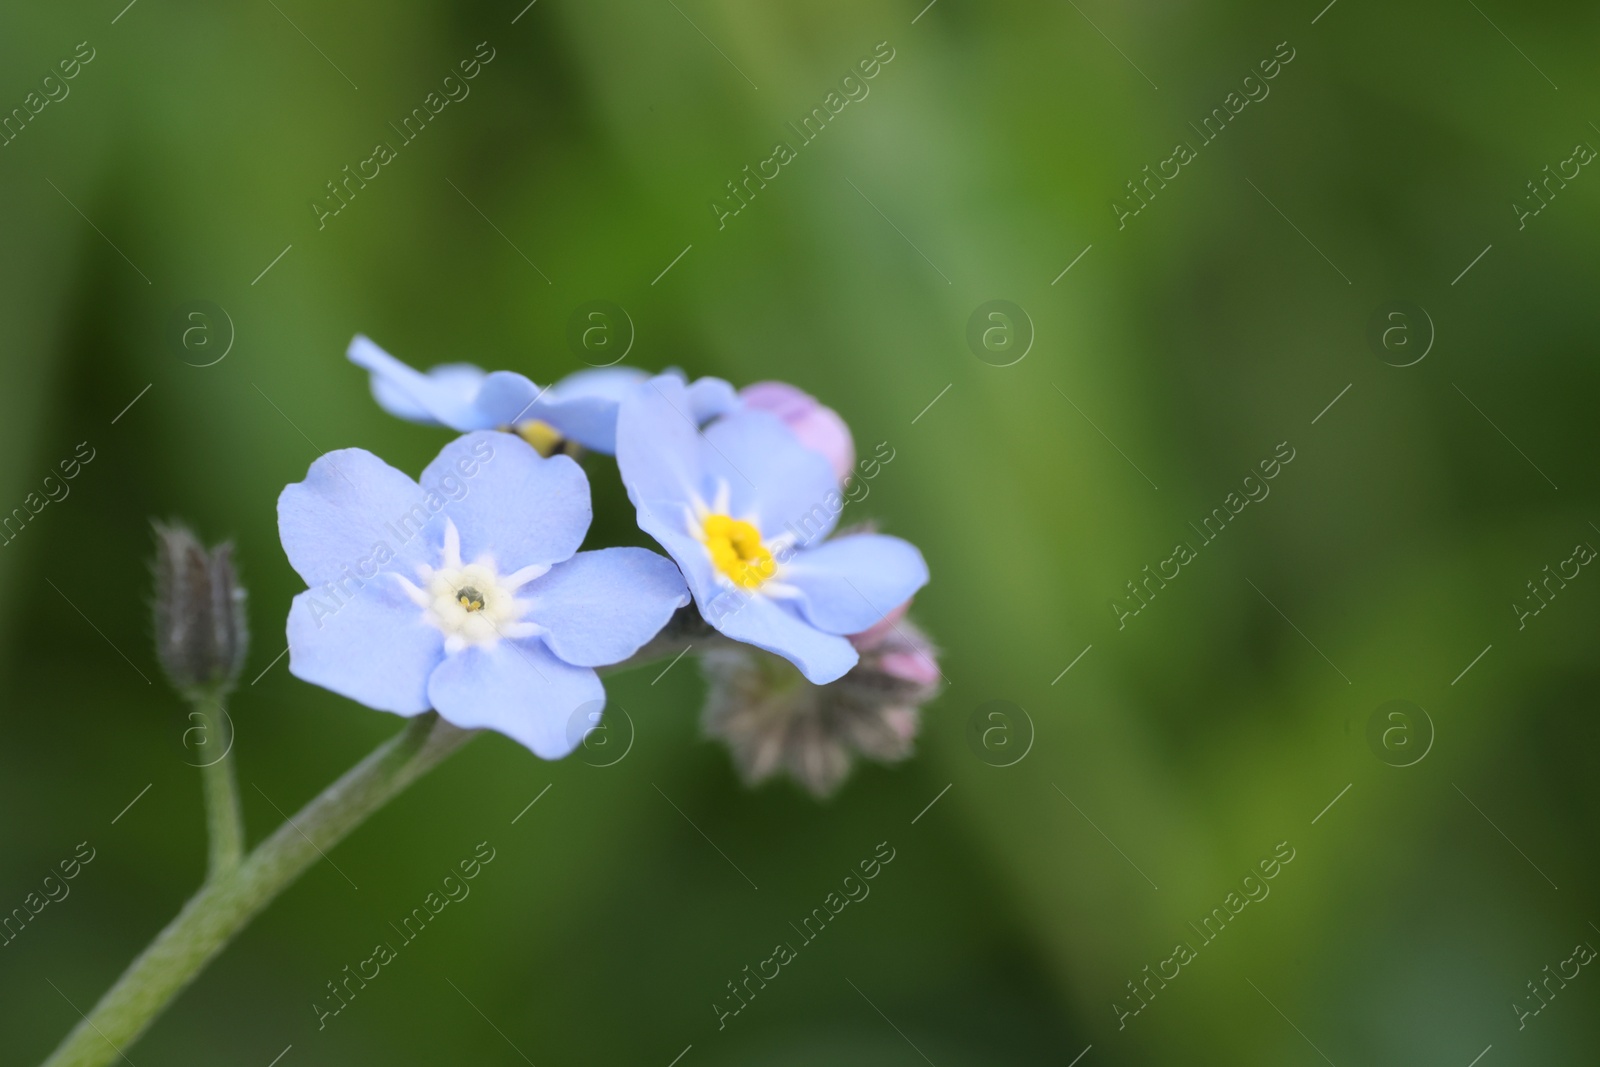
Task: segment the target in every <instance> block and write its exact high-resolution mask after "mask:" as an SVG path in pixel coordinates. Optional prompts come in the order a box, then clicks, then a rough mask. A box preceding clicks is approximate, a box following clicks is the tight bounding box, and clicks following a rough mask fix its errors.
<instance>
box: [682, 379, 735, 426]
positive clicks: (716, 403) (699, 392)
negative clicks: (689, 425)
mask: <svg viewBox="0 0 1600 1067" xmlns="http://www.w3.org/2000/svg"><path fill="white" fill-rule="evenodd" d="M742 407H744V401H742V400H740V399H739V392H738V390H736V389H734V387H733V386H732V385H730V384H729V383H727V382H725V381H723V380H722V379H721V378H700V379H698V380H697V381H695V382H693V383H691V384H690V385H689V414H691V415H693V416H694V421H695V422H698V423H700V424H702V425H704V424H705V423H708V422H710V421H711V420H712V419H714V418H716V417H717V416H719V415H726V414H728V413H729V412H730V411H737V410H739V409H740V408H742Z"/></svg>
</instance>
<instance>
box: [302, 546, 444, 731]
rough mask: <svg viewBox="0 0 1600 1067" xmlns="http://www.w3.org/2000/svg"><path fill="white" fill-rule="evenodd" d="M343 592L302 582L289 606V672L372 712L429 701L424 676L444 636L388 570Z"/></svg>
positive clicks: (400, 710)
mask: <svg viewBox="0 0 1600 1067" xmlns="http://www.w3.org/2000/svg"><path fill="white" fill-rule="evenodd" d="M354 588H355V587H354V585H353V583H347V584H346V586H345V590H346V592H339V591H338V590H335V591H333V592H329V591H328V590H326V589H316V588H313V589H308V590H306V591H305V592H303V593H301V594H300V595H299V596H297V597H295V598H294V604H293V605H292V606H291V607H290V609H289V673H290V674H293V675H294V676H295V677H296V678H300V679H302V680H304V681H307V682H310V683H312V684H313V685H320V686H322V687H323V688H324V689H331V690H333V691H334V692H335V693H338V694H339V695H340V696H345V697H349V698H350V699H351V700H354V701H358V702H359V703H362V704H365V705H366V706H367V707H369V708H376V709H378V710H379V711H392V712H394V713H395V714H397V715H417V714H420V713H421V712H424V711H427V710H428V709H429V708H430V707H432V706H433V705H432V703H431V702H430V701H429V699H428V677H429V675H431V674H432V673H433V669H434V668H435V667H436V666H438V664H439V660H440V657H442V656H443V654H444V636H443V635H442V634H440V633H439V631H438V630H437V629H436V628H435V627H433V626H431V625H429V624H428V623H427V622H426V621H425V620H424V619H423V615H422V609H421V608H419V607H417V606H416V605H415V604H413V603H412V602H411V601H410V600H409V599H408V598H406V597H405V595H404V594H403V593H402V592H401V591H400V587H399V585H398V584H396V583H395V581H394V579H393V578H392V577H391V576H390V575H387V574H385V575H379V576H378V578H377V579H376V580H375V581H373V582H369V583H367V584H366V585H365V587H364V588H361V589H359V590H358V591H355V592H354V594H353V595H347V594H348V592H349V591H350V590H354Z"/></svg>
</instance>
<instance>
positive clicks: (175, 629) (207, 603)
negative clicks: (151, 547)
mask: <svg viewBox="0 0 1600 1067" xmlns="http://www.w3.org/2000/svg"><path fill="white" fill-rule="evenodd" d="M155 530H156V560H155V570H156V598H155V624H156V656H157V658H159V659H160V660H161V666H162V667H163V668H165V669H166V672H167V677H169V678H171V679H172V684H173V685H175V686H177V687H178V689H180V690H183V691H184V692H189V691H192V690H197V689H213V688H214V689H222V690H226V689H230V688H232V687H233V683H234V681H235V680H237V678H238V677H239V671H240V670H241V669H242V668H243V667H244V660H245V653H246V652H247V651H248V649H249V645H250V634H249V631H248V629H247V628H246V625H245V613H244V601H245V591H244V589H243V588H242V587H241V586H240V585H239V582H238V578H237V576H236V575H235V574H234V570H233V546H232V545H231V544H227V543H224V544H221V545H218V546H217V547H215V548H213V549H211V550H210V551H209V552H208V551H207V550H206V548H205V546H203V545H201V544H200V542H199V540H198V539H196V537H195V535H194V534H193V533H192V532H191V531H190V530H189V529H188V528H187V527H184V526H165V525H162V524H161V523H156V524H155Z"/></svg>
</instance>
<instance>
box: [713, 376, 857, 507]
mask: <svg viewBox="0 0 1600 1067" xmlns="http://www.w3.org/2000/svg"><path fill="white" fill-rule="evenodd" d="M739 399H741V400H743V401H744V403H745V406H746V407H749V408H754V409H755V410H757V411H766V412H770V413H771V414H773V415H776V416H777V417H778V418H779V419H781V420H782V421H783V424H784V425H785V426H787V427H789V429H790V430H791V431H793V433H794V435H795V436H796V437H798V438H799V439H800V443H801V444H802V445H805V446H806V447H807V448H809V449H810V450H811V451H813V452H816V453H818V454H819V455H821V456H822V457H823V458H825V459H826V460H827V461H828V462H829V463H830V464H832V465H833V473H834V475H835V476H836V477H837V478H838V479H839V481H840V482H841V483H843V482H844V480H845V478H846V477H847V476H849V474H850V472H851V470H852V469H853V468H854V467H855V465H856V444H855V439H854V438H852V437H851V436H850V427H848V426H846V425H845V422H844V420H843V419H841V418H840V417H839V413H838V412H837V411H834V410H833V409H832V408H830V407H824V406H823V405H822V404H819V403H818V402H817V399H816V397H814V396H812V395H811V394H810V393H807V392H805V391H804V390H801V389H796V388H795V387H794V386H792V385H789V384H788V383H787V382H756V383H755V384H754V385H747V386H745V387H744V388H743V389H741V390H739Z"/></svg>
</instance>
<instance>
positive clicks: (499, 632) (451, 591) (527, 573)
mask: <svg viewBox="0 0 1600 1067" xmlns="http://www.w3.org/2000/svg"><path fill="white" fill-rule="evenodd" d="M549 570H550V567H549V565H547V564H537V563H536V564H534V565H533V566H530V567H523V568H522V569H521V570H518V571H514V572H512V573H511V574H501V573H500V571H499V569H498V568H497V567H496V566H495V562H494V559H493V557H491V556H488V555H484V556H480V557H479V558H478V559H476V560H474V561H473V562H471V563H463V562H462V561H461V534H460V532H459V531H458V530H457V529H456V524H455V523H453V522H450V521H449V520H446V524H445V532H444V547H443V548H442V549H441V550H440V553H439V566H437V567H430V566H428V565H427V564H422V565H421V566H419V567H418V568H417V577H418V578H419V580H420V585H419V584H413V583H412V582H411V581H410V580H409V579H407V578H405V577H404V576H402V575H398V574H397V575H395V578H396V579H397V580H398V581H399V582H400V585H401V588H403V589H404V590H405V592H406V595H407V596H409V597H410V598H411V600H412V602H413V603H415V604H416V605H417V606H418V607H419V608H421V609H422V617H423V618H424V619H425V620H426V621H427V622H428V624H429V625H431V626H433V627H435V628H436V629H438V631H439V632H440V633H442V634H444V647H445V651H446V652H459V651H461V650H462V649H464V648H467V647H469V646H473V645H477V646H484V647H488V646H492V645H494V644H495V643H496V642H498V641H500V640H501V639H515V638H520V637H537V636H538V635H540V634H542V633H544V632H545V629H544V627H542V626H540V625H539V624H538V623H536V622H533V621H532V620H530V619H529V618H528V617H527V615H528V612H529V611H530V610H532V609H533V608H535V607H536V606H537V601H536V600H525V599H520V598H518V597H517V595H516V593H517V590H518V589H520V588H522V586H524V585H526V584H528V583H529V582H531V581H533V580H534V579H535V578H539V577H541V576H543V575H544V574H545V573H547V572H548V571H549Z"/></svg>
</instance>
